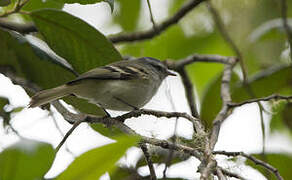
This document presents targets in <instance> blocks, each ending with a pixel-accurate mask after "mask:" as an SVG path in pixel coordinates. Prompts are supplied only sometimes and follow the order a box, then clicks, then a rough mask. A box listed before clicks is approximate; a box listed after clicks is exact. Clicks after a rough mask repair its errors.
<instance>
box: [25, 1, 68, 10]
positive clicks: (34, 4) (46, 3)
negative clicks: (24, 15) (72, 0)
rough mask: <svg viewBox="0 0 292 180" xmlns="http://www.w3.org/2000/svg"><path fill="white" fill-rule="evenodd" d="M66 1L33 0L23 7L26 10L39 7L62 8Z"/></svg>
mask: <svg viewBox="0 0 292 180" xmlns="http://www.w3.org/2000/svg"><path fill="white" fill-rule="evenodd" d="M63 6H64V3H62V2H58V1H54V0H45V1H43V0H32V1H28V3H27V4H25V5H24V6H23V8H22V10H25V11H33V10H37V9H44V8H54V9H62V8H63Z"/></svg>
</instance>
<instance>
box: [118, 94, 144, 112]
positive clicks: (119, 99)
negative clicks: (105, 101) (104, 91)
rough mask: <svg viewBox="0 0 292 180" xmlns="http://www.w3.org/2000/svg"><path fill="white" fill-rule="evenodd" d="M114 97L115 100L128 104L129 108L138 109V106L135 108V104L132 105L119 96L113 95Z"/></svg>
mask: <svg viewBox="0 0 292 180" xmlns="http://www.w3.org/2000/svg"><path fill="white" fill-rule="evenodd" d="M114 98H115V99H116V100H118V101H120V102H122V103H124V104H125V105H127V106H130V107H131V108H133V110H139V108H137V107H136V106H133V105H131V104H129V103H127V102H126V101H124V100H122V99H121V98H119V97H115V96H114Z"/></svg>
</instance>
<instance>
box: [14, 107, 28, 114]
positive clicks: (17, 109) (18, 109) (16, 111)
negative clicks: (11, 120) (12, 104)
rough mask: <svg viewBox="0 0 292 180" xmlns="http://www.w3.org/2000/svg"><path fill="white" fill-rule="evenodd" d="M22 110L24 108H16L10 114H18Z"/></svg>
mask: <svg viewBox="0 0 292 180" xmlns="http://www.w3.org/2000/svg"><path fill="white" fill-rule="evenodd" d="M24 108H25V107H17V108H14V109H12V111H11V112H12V113H18V112H20V111H22V110H23V109H24Z"/></svg>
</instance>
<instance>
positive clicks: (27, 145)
mask: <svg viewBox="0 0 292 180" xmlns="http://www.w3.org/2000/svg"><path fill="white" fill-rule="evenodd" d="M54 157H55V152H54V149H53V147H52V146H51V145H50V144H47V143H44V142H38V141H34V140H29V139H23V140H21V141H20V142H17V143H15V144H13V145H12V146H10V147H8V148H6V149H4V151H3V152H2V153H1V154H0V179H1V180H23V179H27V180H36V179H42V178H43V176H44V175H45V174H46V172H47V171H48V170H49V169H50V167H51V165H52V163H53V160H54Z"/></svg>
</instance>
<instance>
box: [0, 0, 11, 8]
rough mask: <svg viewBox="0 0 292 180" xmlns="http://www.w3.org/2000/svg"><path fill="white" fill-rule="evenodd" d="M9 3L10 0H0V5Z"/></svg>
mask: <svg viewBox="0 0 292 180" xmlns="http://www.w3.org/2000/svg"><path fill="white" fill-rule="evenodd" d="M10 3H11V1H10V0H0V7H3V6H8V5H9V4H10Z"/></svg>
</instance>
